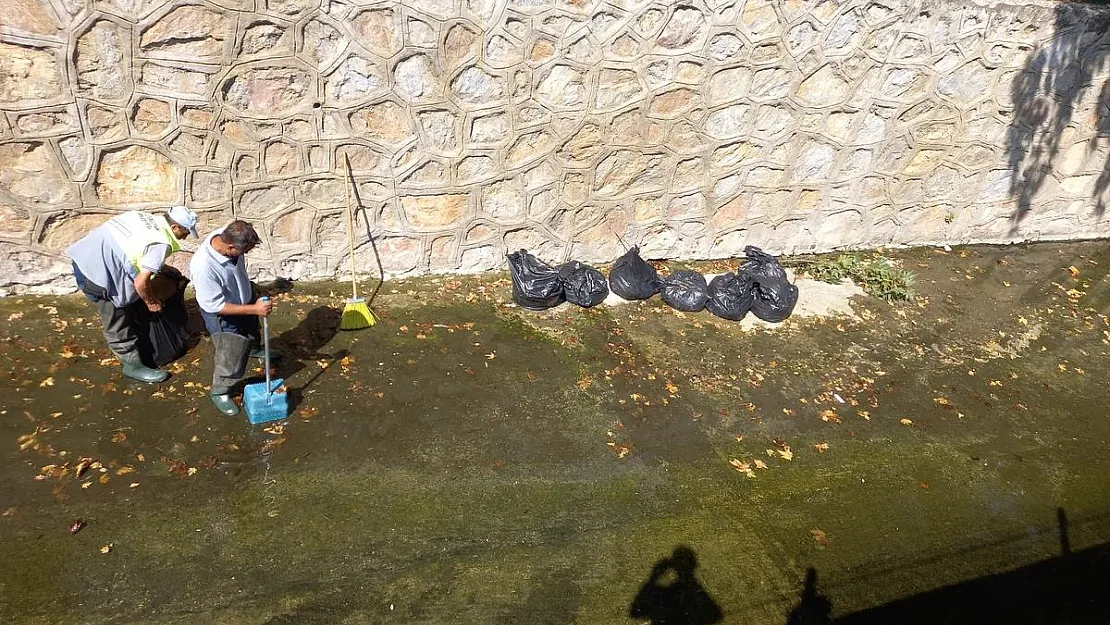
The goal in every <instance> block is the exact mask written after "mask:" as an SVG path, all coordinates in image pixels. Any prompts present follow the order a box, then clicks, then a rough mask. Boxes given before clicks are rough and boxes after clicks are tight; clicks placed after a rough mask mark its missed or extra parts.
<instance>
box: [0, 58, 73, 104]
mask: <svg viewBox="0 0 1110 625" xmlns="http://www.w3.org/2000/svg"><path fill="white" fill-rule="evenodd" d="M63 85H64V83H63V79H62V70H61V67H60V66H59V64H58V59H57V57H55V55H54V53H53V52H51V51H49V50H45V49H41V48H31V47H27V46H17V45H11V44H7V43H0V102H3V103H13V104H14V103H16V102H20V101H23V100H32V101H33V100H48V99H51V98H55V97H57V96H60V95H61V94H62V93H63Z"/></svg>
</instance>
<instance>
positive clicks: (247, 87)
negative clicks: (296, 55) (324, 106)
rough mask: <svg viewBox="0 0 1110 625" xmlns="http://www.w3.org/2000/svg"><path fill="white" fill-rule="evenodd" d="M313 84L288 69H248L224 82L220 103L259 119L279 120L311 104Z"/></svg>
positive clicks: (302, 72)
mask: <svg viewBox="0 0 1110 625" xmlns="http://www.w3.org/2000/svg"><path fill="white" fill-rule="evenodd" d="M315 91H316V89H315V81H314V80H313V79H312V77H311V76H310V75H309V74H308V72H306V71H305V70H303V69H301V68H299V67H292V66H284V67H283V66H273V67H251V68H248V69H246V70H243V71H242V72H240V73H239V74H236V75H233V76H232V77H230V78H228V79H227V81H226V82H225V83H224V88H223V97H224V103H225V104H227V105H228V106H230V107H231V108H232V109H235V110H237V111H240V112H242V113H246V114H249V115H257V116H260V117H281V116H283V115H286V114H288V113H291V112H293V111H295V110H297V109H299V108H301V107H304V106H306V105H307V104H310V103H311V102H313V101H314V98H315Z"/></svg>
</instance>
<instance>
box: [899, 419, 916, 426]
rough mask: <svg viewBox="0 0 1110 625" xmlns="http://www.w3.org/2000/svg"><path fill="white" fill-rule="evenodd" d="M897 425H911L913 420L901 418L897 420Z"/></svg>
mask: <svg viewBox="0 0 1110 625" xmlns="http://www.w3.org/2000/svg"><path fill="white" fill-rule="evenodd" d="M898 423H901V424H902V425H913V420H912V419H905V418H903V419H901V420H899V421H898Z"/></svg>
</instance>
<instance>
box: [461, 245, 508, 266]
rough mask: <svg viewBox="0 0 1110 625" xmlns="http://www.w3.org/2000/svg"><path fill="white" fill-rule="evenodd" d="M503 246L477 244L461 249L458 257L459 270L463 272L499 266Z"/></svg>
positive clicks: (501, 260) (501, 259)
mask: <svg viewBox="0 0 1110 625" xmlns="http://www.w3.org/2000/svg"><path fill="white" fill-rule="evenodd" d="M503 256H504V254H503V248H499V247H496V246H493V245H479V246H478V247H472V248H470V249H466V250H463V252H462V254H461V255H460V257H459V270H460V271H463V272H477V271H489V270H490V269H494V268H496V267H499V266H501V264H502V262H503Z"/></svg>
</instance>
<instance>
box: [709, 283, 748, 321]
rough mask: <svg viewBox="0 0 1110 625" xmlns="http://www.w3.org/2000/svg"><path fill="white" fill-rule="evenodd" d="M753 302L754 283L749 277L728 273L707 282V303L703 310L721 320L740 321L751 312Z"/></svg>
mask: <svg viewBox="0 0 1110 625" xmlns="http://www.w3.org/2000/svg"><path fill="white" fill-rule="evenodd" d="M754 300H755V283H754V282H752V279H751V277H750V276H746V275H736V274H735V273H732V272H731V271H730V272H729V273H723V274H721V275H719V276H715V277H714V278H713V279H712V280H710V281H709V301H707V302H706V303H705V308H706V310H708V311H709V312H711V313H713V314H714V315H717V316H718V317H720V318H721V319H728V320H729V321H740V320H741V319H743V318H744V317H745V316H746V315H747V314H748V311H749V310H751V308H752V302H753V301H754Z"/></svg>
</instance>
